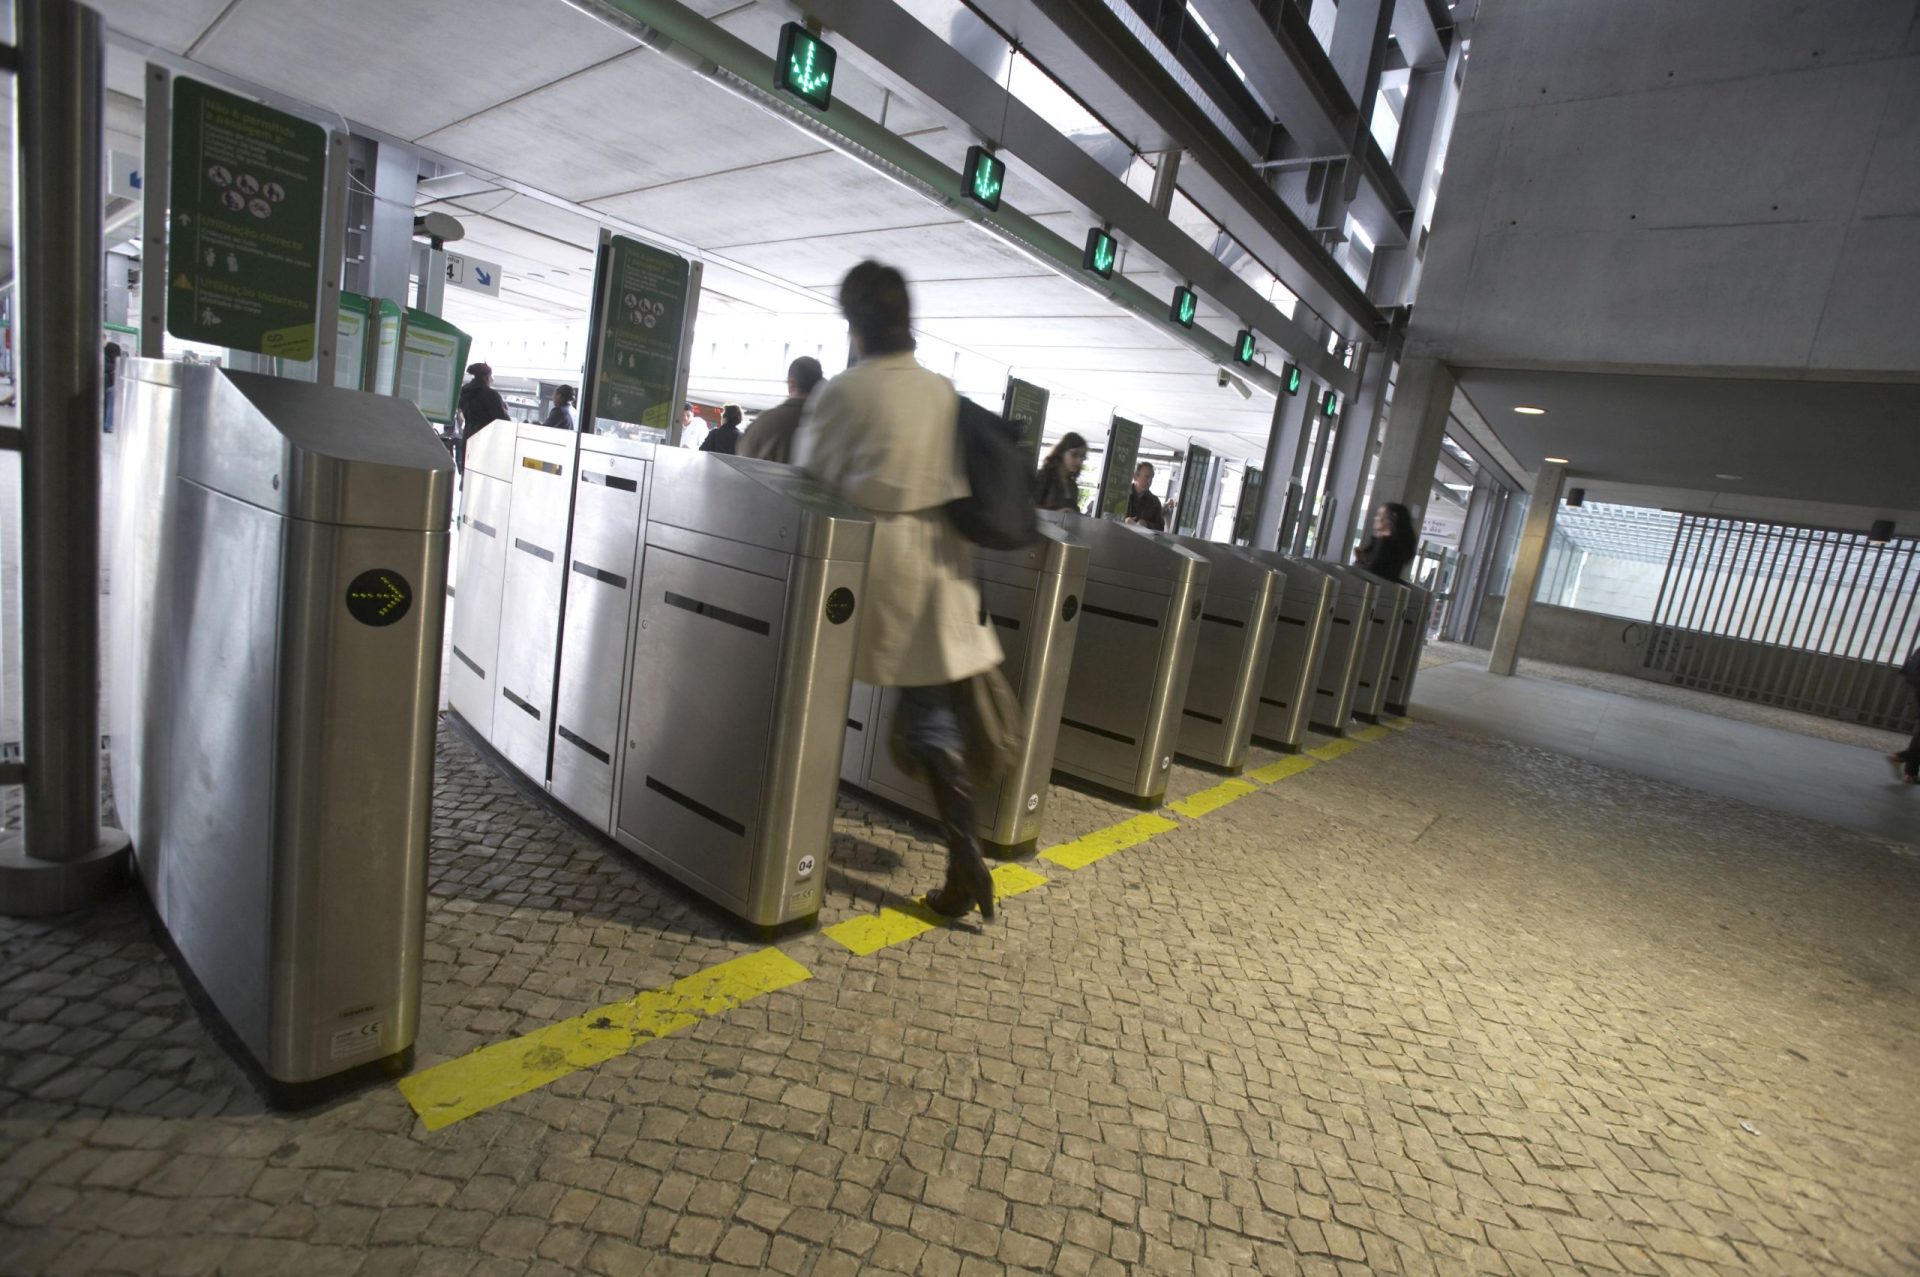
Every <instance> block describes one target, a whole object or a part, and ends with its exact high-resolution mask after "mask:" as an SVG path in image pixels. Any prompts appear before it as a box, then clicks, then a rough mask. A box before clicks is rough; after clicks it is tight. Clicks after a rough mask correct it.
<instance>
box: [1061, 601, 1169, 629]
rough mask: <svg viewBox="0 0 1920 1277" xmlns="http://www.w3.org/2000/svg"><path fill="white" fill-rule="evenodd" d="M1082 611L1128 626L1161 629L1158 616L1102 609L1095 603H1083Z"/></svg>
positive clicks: (1107, 608) (1108, 608)
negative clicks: (1123, 622) (1121, 622)
mask: <svg viewBox="0 0 1920 1277" xmlns="http://www.w3.org/2000/svg"><path fill="white" fill-rule="evenodd" d="M1080 610H1081V611H1082V612H1086V613H1089V614H1091V615H1093V616H1104V617H1107V618H1109V619H1110V620H1115V621H1125V622H1126V623H1127V624H1128V625H1145V626H1148V627H1150V628H1152V629H1156V630H1157V629H1159V628H1160V618H1159V617H1157V616H1141V615H1139V614H1138V613H1136V612H1116V611H1115V610H1114V609H1112V608H1110V607H1100V606H1098V605H1096V604H1093V603H1082V604H1081V605H1080Z"/></svg>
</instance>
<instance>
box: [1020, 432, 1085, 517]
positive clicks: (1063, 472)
mask: <svg viewBox="0 0 1920 1277" xmlns="http://www.w3.org/2000/svg"><path fill="white" fill-rule="evenodd" d="M1086 464H1087V441H1086V440H1085V439H1083V438H1081V437H1080V436H1079V435H1077V434H1075V433H1073V432H1072V431H1071V430H1069V431H1068V432H1067V433H1066V434H1064V435H1062V436H1061V438H1060V442H1059V443H1056V444H1054V445H1053V451H1052V452H1049V453H1048V454H1047V459H1046V460H1045V461H1042V462H1041V463H1040V473H1039V474H1038V475H1036V476H1035V477H1034V481H1033V508H1034V509H1036V510H1078V509H1079V508H1080V468H1081V467H1082V466H1084V465H1086Z"/></svg>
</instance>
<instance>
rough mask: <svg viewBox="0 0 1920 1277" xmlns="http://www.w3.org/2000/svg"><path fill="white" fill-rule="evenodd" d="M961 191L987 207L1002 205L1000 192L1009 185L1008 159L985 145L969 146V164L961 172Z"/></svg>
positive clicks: (993, 207) (992, 207)
mask: <svg viewBox="0 0 1920 1277" xmlns="http://www.w3.org/2000/svg"><path fill="white" fill-rule="evenodd" d="M961 179H962V180H961V187H960V193H961V194H963V195H965V196H966V197H967V198H968V199H970V200H972V201H973V202H974V203H976V204H978V205H980V206H981V207H982V208H985V209H990V210H991V209H997V208H999V207H1000V192H1001V191H1002V190H1004V189H1005V188H1006V185H1007V165H1006V161H1004V160H1002V159H1000V158H998V157H997V156H995V155H994V153H993V152H992V151H989V150H988V149H987V148H986V147H984V146H970V147H968V148H967V166H966V168H965V169H964V170H963V171H962V173H961Z"/></svg>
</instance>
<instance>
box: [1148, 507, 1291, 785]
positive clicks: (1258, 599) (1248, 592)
mask: <svg viewBox="0 0 1920 1277" xmlns="http://www.w3.org/2000/svg"><path fill="white" fill-rule="evenodd" d="M1174 539H1175V540H1176V541H1178V542H1179V543H1180V544H1181V545H1182V546H1183V547H1185V548H1186V549H1188V550H1191V551H1193V552H1194V553H1195V554H1198V555H1200V556H1202V557H1203V558H1205V559H1206V560H1207V561H1208V577H1207V599H1206V604H1205V606H1204V607H1202V608H1201V609H1200V633H1199V637H1198V638H1197V639H1196V640H1195V645H1194V655H1193V676H1192V677H1191V678H1190V679H1189V680H1188V683H1187V699H1186V704H1185V705H1183V706H1182V707H1181V711H1180V753H1181V754H1182V755H1183V756H1185V757H1187V758H1191V759H1195V760H1197V761H1199V762H1202V763H1205V764H1206V765H1207V766H1209V767H1214V768H1219V769H1222V770H1225V771H1229V772H1238V771H1239V770H1240V769H1241V768H1242V767H1243V766H1245V764H1246V756H1247V746H1248V744H1250V743H1251V741H1252V739H1253V724H1254V715H1255V709H1256V707H1257V706H1258V704H1259V698H1260V690H1261V688H1262V687H1263V686H1264V685H1265V683H1266V678H1267V668H1268V665H1269V663H1270V660H1271V657H1272V653H1273V635H1274V630H1275V628H1276V627H1277V623H1278V620H1279V609H1280V602H1281V598H1282V597H1283V595H1284V594H1285V591H1286V583H1287V582H1286V576H1285V574H1284V573H1283V572H1282V571H1281V570H1280V569H1279V568H1277V567H1275V566H1274V565H1273V564H1272V563H1269V562H1263V561H1261V560H1260V559H1258V558H1256V557H1255V556H1253V555H1251V554H1249V553H1247V552H1246V551H1245V550H1241V549H1239V548H1237V547H1235V546H1231V545H1227V544H1224V543H1222V542H1218V541H1204V540H1201V539H1200V538H1198V537H1185V536H1182V537H1175V538H1174Z"/></svg>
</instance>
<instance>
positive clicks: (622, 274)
mask: <svg viewBox="0 0 1920 1277" xmlns="http://www.w3.org/2000/svg"><path fill="white" fill-rule="evenodd" d="M604 262H605V265H604V269H605V270H606V272H607V277H606V278H605V279H604V280H602V281H600V286H599V288H598V289H597V294H598V296H599V298H600V311H599V314H598V315H596V316H595V319H596V321H597V325H598V329H599V335H598V341H599V346H598V352H597V360H596V366H595V386H594V393H593V398H592V410H593V415H594V417H595V418H596V419H598V420H605V421H617V422H623V423H626V424H629V425H637V426H642V427H647V428H650V429H654V430H660V431H671V430H672V429H673V424H674V420H675V418H676V416H677V415H678V414H677V413H675V412H674V407H675V405H674V403H673V388H674V384H675V382H676V380H677V378H678V375H679V371H680V335H681V333H682V332H683V331H684V329H685V327H686V324H685V320H686V310H687V288H688V270H689V268H688V265H687V259H686V258H684V257H679V256H676V255H675V254H673V253H669V252H667V251H666V250H665V249H662V248H655V247H654V246H653V245H651V244H643V243H641V242H640V241H639V240H636V239H628V238H626V237H625V236H624V235H615V236H612V237H611V238H610V239H609V240H608V241H607V251H606V253H605V255H604Z"/></svg>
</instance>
